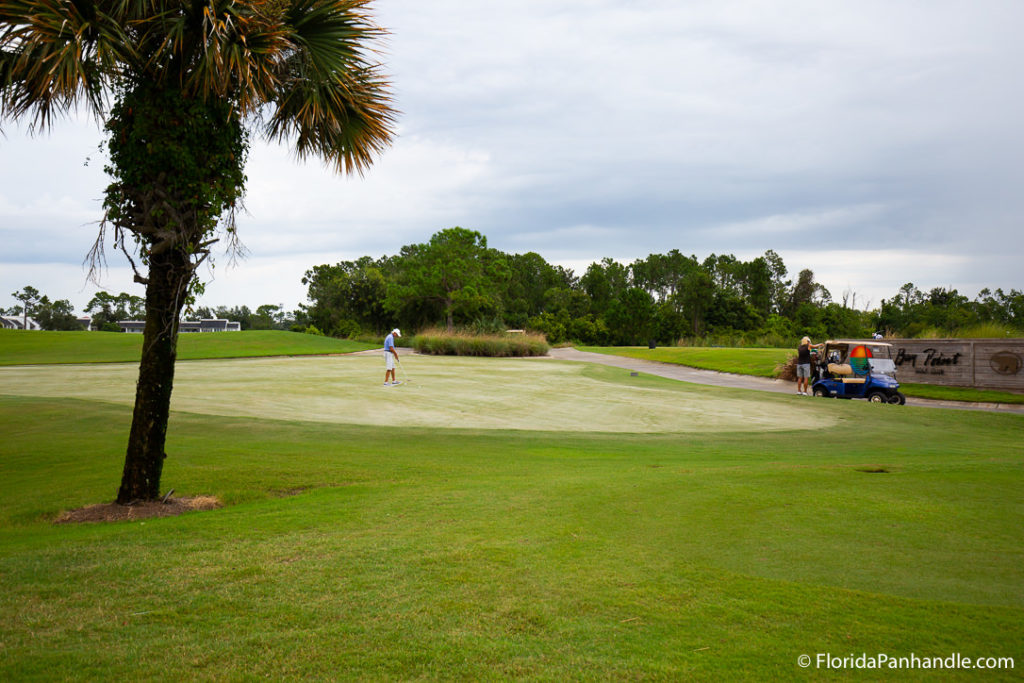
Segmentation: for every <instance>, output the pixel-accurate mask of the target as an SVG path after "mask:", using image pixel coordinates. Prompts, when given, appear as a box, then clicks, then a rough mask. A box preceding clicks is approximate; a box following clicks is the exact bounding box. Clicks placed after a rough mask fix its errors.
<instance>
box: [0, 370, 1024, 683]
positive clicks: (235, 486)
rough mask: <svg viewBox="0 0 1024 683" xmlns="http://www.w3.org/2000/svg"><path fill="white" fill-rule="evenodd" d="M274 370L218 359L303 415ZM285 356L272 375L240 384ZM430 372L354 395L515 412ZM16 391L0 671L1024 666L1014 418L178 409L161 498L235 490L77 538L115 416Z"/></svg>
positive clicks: (671, 672) (828, 408)
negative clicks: (783, 424) (203, 506)
mask: <svg viewBox="0 0 1024 683" xmlns="http://www.w3.org/2000/svg"><path fill="white" fill-rule="evenodd" d="M289 360H290V359H279V360H278V361H267V360H264V361H233V362H234V363H237V364H238V374H239V375H241V376H249V377H251V379H252V381H251V382H250V383H249V384H247V385H245V386H244V388H242V387H240V388H239V389H238V390H237V391H238V398H239V400H242V399H243V398H244V400H245V401H249V402H250V403H251V405H257V406H258V405H259V404H260V402H259V401H258V400H256V399H252V398H251V397H243V396H242V393H243V392H244V393H250V394H252V393H256V394H262V393H266V394H267V395H268V397H269V398H268V400H267V401H266V405H267V406H268V410H269V407H270V406H272V405H273V403H274V402H275V400H281V401H284V400H286V399H288V398H289V396H290V395H303V394H305V395H307V396H308V400H309V401H310V402H311V404H312V403H315V401H316V400H317V398H316V392H323V391H325V389H324V387H321V386H319V385H318V384H317V382H318V381H319V377H318V375H317V374H316V369H315V368H313V369H308V370H304V371H301V372H300V371H298V370H296V368H297V367H299V366H296V365H293V364H289V363H288V361H289ZM326 360H340V359H326ZM275 362H279V363H281V365H282V367H287V368H288V369H289V372H288V374H289V376H290V377H291V384H290V387H291V388H290V389H289V388H288V386H289V385H287V384H285V383H280V384H278V383H274V384H272V385H271V386H268V387H267V388H263V387H262V385H263V383H264V381H265V380H264V379H262V376H255V375H253V374H252V371H251V368H252V367H253V363H258V364H267V363H270V364H273V363H275ZM431 362H432V363H437V365H427V364H426V363H423V364H422V365H417V366H415V367H417V368H420V375H419V376H420V377H422V378H424V379H423V382H422V386H421V387H419V388H413V387H398V388H390V389H385V388H382V387H378V386H374V387H373V389H372V390H373V391H376V392H378V393H379V394H380V396H391V395H393V396H395V397H396V401H397V400H399V399H398V397H402V398H401V400H402V401H406V400H408V401H410V402H411V403H410V404H409V405H410V406H411V405H412V404H413V403H415V402H432V403H434V404H437V405H442V406H443V405H445V403H446V397H447V398H449V399H450V400H451V405H452V406H453V407H452V408H450V411H451V420H450V421H451V422H452V423H458V419H460V418H459V414H460V412H461V411H463V410H464V408H463V407H462V405H461V404H460V403H458V401H457V399H458V393H459V392H460V391H461V389H460V384H459V382H462V381H464V382H466V384H465V385H462V386H463V387H464V388H465V390H466V391H472V392H479V391H483V389H481V386H490V387H491V390H492V393H493V394H494V395H495V397H496V399H495V400H494V401H493V402H491V403H488V404H486V408H482V409H480V410H481V411H484V410H485V411H489V412H495V413H499V412H500V411H502V410H506V409H507V410H509V411H510V412H514V411H515V410H516V407H515V405H514V404H515V401H514V400H513V401H508V402H503V401H502V396H503V394H502V392H503V391H505V390H506V389H507V387H506V382H504V381H497V382H492V383H490V384H489V385H486V383H484V385H481V384H473V382H474V381H478V380H482V379H486V374H485V369H486V367H487V365H486V364H487V363H489V362H491V361H486V360H479V361H477V362H478V363H480V365H478V366H474V368H473V369H474V371H473V372H466V368H467V367H468V366H465V365H461V364H457V365H451V366H447V365H444V362H445V359H436V360H435V359H431ZM493 362H495V363H498V361H493ZM515 362H516V361H504V363H506V364H510V363H515ZM518 362H519V363H523V364H526V363H533V364H543V363H555V362H554V361H547V360H536V361H518ZM558 365H560V364H558ZM493 367H495V368H504V367H507V366H506V365H495V366H493ZM522 367H524V368H526V367H533V366H526V365H523V366H522ZM446 368H450V369H451V372H447V371H446V370H445V369H446ZM554 368H555V366H553V367H552V372H554ZM378 369H379V368H378ZM19 372H20V370H19ZM497 372H498V371H497V370H496V373H497ZM502 372H504V370H502ZM581 373H582V375H583V377H582V379H580V380H578V381H581V382H582V381H584V380H585V381H586V382H587V384H586V385H585V386H586V390H587V391H588V392H589V393H591V394H593V396H592V397H591V398H592V399H593V400H594V401H595V402H600V401H601V400H602V398H605V399H607V400H609V401H611V400H613V399H614V398H615V397H616V396H617V395H618V394H620V393H623V392H636V391H639V392H660V393H659V395H662V394H663V395H664V397H665V398H666V399H670V400H672V401H675V402H677V403H678V404H679V405H680V406H684V405H686V404H704V405H705V406H706V408H705V409H706V410H707V412H708V415H711V414H713V413H714V412H715V411H716V410H718V409H719V408H722V407H724V406H725V405H726V404H725V403H718V402H719V401H725V402H733V403H730V404H729V406H730V409H736V408H737V404H735V403H734V402H735V401H737V400H739V399H737V398H736V396H737V395H738V394H739V393H741V392H730V391H728V390H718V389H713V388H707V387H691V386H690V385H685V384H682V383H673V382H669V381H668V380H660V379H658V378H647V377H643V376H641V377H640V378H639V379H638V378H631V377H630V376H629V375H628V373H625V372H621V373H612V372H610V371H606V370H605V369H601V370H600V371H599V372H597V373H596V374H593V371H592V370H583V371H581ZM378 374H379V373H378ZM495 376H500V375H497V374H496V375H495ZM339 377H340V375H339ZM353 377H357V376H356V375H353ZM427 378H429V381H427ZM183 381H184V380H183ZM336 381H337V382H341V381H342V380H340V379H337V380H336ZM350 381H355V382H362V379H358V378H356V379H352V380H350ZM572 381H577V380H572ZM638 381H642V384H641V385H640V386H635V383H636V382H638ZM566 384H568V385H569V386H572V385H571V382H570V380H566ZM5 386H6V388H5V390H4V391H5V392H6V393H8V394H10V392H11V389H10V385H9V384H8V385H5ZM360 386H361V385H360ZM311 389H315V390H316V392H314V391H311ZM27 391H29V390H28V389H25V390H24V392H27ZM365 391H367V392H369V391H370V389H366V390H365ZM575 391H577V389H572V392H573V393H574V392H575ZM24 392H23V393H22V395H8V396H2V395H0V433H2V434H3V439H0V585H2V588H3V590H2V591H0V614H2V615H3V617H2V618H0V679H3V680H55V679H56V680H63V679H72V680H85V679H89V680H101V679H102V680H116V679H131V680H146V679H157V678H160V679H166V680H175V679H177V680H183V679H185V680H195V679H199V680H224V679H247V678H271V679H298V678H314V679H317V678H319V679H354V680H381V679H403V680H407V679H422V678H427V679H438V678H443V679H463V680H478V679H495V678H529V679H540V680H581V679H642V678H654V679H664V680H768V679H783V680H786V679H804V678H806V679H818V678H820V675H821V674H822V673H823V671H821V670H816V669H815V668H814V666H812V667H811V668H810V669H801V668H800V667H799V666H798V664H797V658H798V657H799V656H800V655H801V654H810V655H811V656H812V658H813V657H815V656H816V654H817V653H832V654H833V655H834V656H839V657H844V656H848V655H849V654H851V653H856V654H859V653H862V652H866V653H871V654H875V653H887V654H889V655H893V656H910V654H911V653H913V654H915V655H916V656H918V657H924V656H933V657H940V656H941V657H948V656H950V655H951V654H953V653H960V654H962V655H964V656H970V657H981V656H986V657H987V656H1010V657H1015V658H1016V666H1017V668H1016V669H1015V670H1010V671H1005V670H1004V671H988V672H985V675H984V677H985V680H993V679H995V680H998V679H1005V680H1011V679H1016V678H1018V677H1019V673H1020V667H1021V666H1022V658H1024V629H1021V624H1022V623H1024V525H1022V524H1021V521H1022V519H1024V446H1022V443H1021V440H1020V434H1021V433H1022V428H1024V418H1021V417H1020V416H1014V415H994V414H985V413H976V412H954V411H938V410H928V409H916V408H911V407H904V408H899V409H895V408H893V407H891V406H871V405H867V404H859V403H855V404H851V403H849V402H831V401H822V402H807V401H803V402H801V401H800V399H798V398H796V397H791V396H777V395H765V396H763V397H759V398H760V400H759V403H765V404H768V405H769V406H772V407H775V406H777V407H779V408H780V409H782V413H783V414H788V415H789V419H792V420H794V421H797V422H801V423H805V422H806V423H807V424H808V425H810V426H811V427H812V428H811V429H801V430H787V429H775V430H765V431H755V432H753V433H751V432H749V431H748V432H738V431H722V430H716V431H711V432H702V431H700V430H699V429H696V430H691V431H667V432H665V431H662V432H651V433H644V434H641V433H635V434H630V433H610V432H608V431H605V430H607V429H609V428H610V427H611V426H612V423H614V422H615V421H616V420H617V419H619V418H618V417H617V416H616V414H615V413H609V414H607V415H605V416H603V418H602V419H603V420H604V422H603V423H601V424H591V425H589V426H588V427H589V429H591V430H593V431H590V432H586V431H573V430H571V429H569V428H568V426H565V428H558V427H551V428H550V429H549V430H548V431H535V430H530V429H524V428H517V429H511V430H501V429H479V428H476V429H469V428H445V427H436V426H435V427H408V426H401V411H400V409H398V408H396V409H395V413H396V417H395V423H394V424H389V425H387V426H369V425H364V424H343V423H340V422H331V421H329V420H322V419H318V420H317V421H305V420H298V419H291V420H282V419H270V418H267V417H255V416H254V417H226V416H217V415H211V414H203V413H200V412H181V411H180V410H179V412H176V413H174V415H173V416H172V420H171V425H170V431H169V441H168V448H167V452H168V459H167V461H166V465H165V469H164V479H163V483H164V488H165V490H166V489H167V488H172V487H173V488H174V489H176V494H175V495H196V494H209V495H216V496H218V497H219V498H220V499H221V500H223V501H224V502H225V503H226V507H225V508H223V509H221V510H216V511H211V512H201V513H190V514H186V515H184V516H182V517H178V518H169V519H161V520H151V521H146V522H123V523H114V524H102V525H77V526H69V525H53V524H52V523H51V521H52V520H53V519H54V518H55V517H56V516H57V515H58V513H59V512H60V511H61V510H66V509H71V508H75V507H78V506H81V505H85V504H88V503H95V502H101V501H109V500H111V499H112V498H113V496H114V493H115V490H116V486H117V481H118V478H119V476H120V470H121V466H122V458H123V448H124V443H125V440H126V432H127V426H128V423H129V421H130V412H131V409H130V406H129V405H127V404H123V405H122V404H118V403H110V402H103V401H98V400H94V399H88V400H87V399H83V398H66V397H63V396H30V395H25V393H24ZM289 392H290V393H289ZM387 392H394V393H393V394H388V393H387ZM399 392H405V394H401V393H399ZM414 392H418V393H414ZM720 392H721V398H719V394H720ZM748 393H749V392H748ZM652 395H653V394H652ZM374 396H377V394H374ZM417 396H418V398H416V397H417ZM408 397H412V398H408ZM564 399H565V401H566V402H567V403H570V404H571V402H572V401H573V400H574V395H572V393H567V394H566V395H565V396H564ZM374 400H378V399H374ZM474 403H475V404H477V405H480V403H479V401H478V400H474ZM506 403H507V404H508V406H507V408H502V406H503V405H505V404H506ZM812 403H813V404H814V405H813V407H812V405H811V404H812ZM739 407H740V409H743V406H742V405H740V406H739ZM180 408H184V409H188V406H187V405H184V406H180ZM204 410H206V409H205V408H204ZM410 410H411V408H410ZM623 410H624V411H627V412H628V411H629V410H631V409H629V408H625V407H624V408H623ZM685 415H687V417H686V418H685V419H689V420H700V419H703V418H702V417H701V416H700V414H698V413H693V414H692V415H691V414H689V413H686V414H685ZM566 419H569V418H566ZM779 419H782V418H779ZM825 423H827V424H828V425H829V426H828V427H827V429H813V426H814V425H815V424H825ZM801 426H806V425H803V424H801ZM880 470H884V471H880ZM843 673H845V674H846V676H848V677H850V678H861V674H865V673H870V674H871V675H870V676H869V678H871V679H876V678H879V677H881V678H888V677H898V678H900V679H905V678H910V679H920V680H926V679H927V680H933V679H934V676H935V672H932V671H920V670H919V671H906V670H904V671H899V672H894V673H892V674H887V673H884V672H840V674H841V675H842V674H843ZM977 673H978V672H948V671H947V672H943V676H944V677H947V676H948V677H953V678H957V677H960V678H963V679H964V680H978V678H977Z"/></svg>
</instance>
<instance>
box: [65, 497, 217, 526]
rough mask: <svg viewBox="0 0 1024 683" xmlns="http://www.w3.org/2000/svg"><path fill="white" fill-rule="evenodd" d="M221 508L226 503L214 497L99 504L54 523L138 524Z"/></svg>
mask: <svg viewBox="0 0 1024 683" xmlns="http://www.w3.org/2000/svg"><path fill="white" fill-rule="evenodd" d="M220 507H223V503H221V502H220V501H219V500H218V499H217V498H216V497H214V496H192V497H190V498H168V499H167V500H166V501H160V500H150V501H140V502H138V503H131V504H129V505H120V504H118V503H97V504H95V505H86V506H85V507H81V508H78V509H77V510H71V511H69V512H65V513H63V514H61V515H60V516H59V517H58V518H57V519H56V520H54V524H77V523H97V522H126V521H138V520H145V519H155V518H158V517H177V516H178V515H181V514H184V513H186V512H194V511H197V510H216V509H217V508H220Z"/></svg>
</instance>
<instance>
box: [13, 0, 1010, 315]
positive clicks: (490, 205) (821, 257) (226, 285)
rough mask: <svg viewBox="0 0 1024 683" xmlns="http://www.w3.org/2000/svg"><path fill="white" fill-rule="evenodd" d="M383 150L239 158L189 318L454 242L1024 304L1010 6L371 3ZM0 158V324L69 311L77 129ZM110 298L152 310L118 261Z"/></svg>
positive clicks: (559, 258)
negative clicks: (242, 210) (390, 97)
mask: <svg viewBox="0 0 1024 683" xmlns="http://www.w3.org/2000/svg"><path fill="white" fill-rule="evenodd" d="M374 8H375V13H376V18H377V20H378V22H379V23H380V24H381V25H382V26H384V27H385V28H386V29H388V30H389V31H390V32H391V36H390V38H389V39H388V43H387V48H386V50H387V51H386V53H385V54H384V55H383V61H384V63H385V70H386V72H387V73H388V74H389V75H390V76H391V79H392V81H393V88H394V94H395V101H396V106H397V107H398V108H399V109H400V110H401V112H402V113H401V116H400V118H399V130H398V137H397V139H396V141H395V144H394V145H393V146H392V147H391V148H390V149H389V150H388V151H387V152H385V154H384V155H383V156H382V157H381V158H380V159H379V160H378V161H377V163H376V164H375V165H374V166H373V168H372V169H371V170H370V171H369V172H368V173H367V174H366V175H365V176H364V177H362V178H360V177H358V176H355V177H340V176H337V175H334V174H332V173H331V172H330V171H329V170H328V169H326V168H325V167H323V166H321V165H320V164H318V163H316V162H308V163H305V164H301V163H299V162H297V161H295V159H294V158H293V157H292V155H291V154H290V153H289V151H288V149H287V148H283V147H276V146H269V145H266V144H264V143H262V142H260V141H256V142H254V144H253V147H252V150H251V153H250V157H249V163H248V167H247V174H248V179H249V180H248V184H247V196H246V207H247V209H248V215H245V216H243V217H241V220H240V231H241V237H242V239H243V241H244V243H245V245H246V246H247V247H248V249H249V252H250V254H249V256H248V258H247V259H246V260H244V261H242V262H240V263H238V264H237V265H234V266H231V265H230V264H229V260H228V258H226V257H225V256H224V255H223V253H221V252H215V255H214V256H215V260H216V266H215V268H214V270H212V271H210V270H209V269H205V268H204V269H203V270H202V271H201V272H202V274H203V276H204V279H206V280H210V284H209V285H208V286H207V294H206V295H205V296H204V297H203V299H202V300H201V302H200V303H202V304H207V305H210V306H216V305H240V304H245V305H248V306H249V307H250V308H255V307H256V306H258V305H260V304H263V303H274V304H283V305H284V306H285V307H286V308H288V309H292V308H295V307H296V306H297V305H298V304H299V303H302V302H305V295H306V292H305V288H304V287H303V286H302V284H301V278H302V275H303V273H304V272H305V271H306V270H307V269H309V268H311V267H312V266H313V265H316V264H321V263H336V262H338V261H341V260H350V259H355V258H358V257H360V256H363V255H370V256H373V257H379V256H382V255H385V254H395V253H397V252H398V251H399V249H400V248H401V247H402V246H403V245H405V244H411V243H416V242H425V241H427V240H428V239H429V238H430V236H431V235H432V234H433V233H435V232H437V231H438V230H441V229H444V228H448V227H452V226H455V225H459V226H462V227H464V228H470V229H473V230H478V231H479V232H481V233H483V234H484V235H486V236H487V238H488V243H489V245H490V246H492V247H496V248H498V249H501V250H503V251H506V252H513V253H514V252H518V253H522V252H527V251H535V252H537V253H539V254H540V255H541V256H543V257H544V258H545V259H547V260H548V261H549V262H552V263H558V264H562V265H565V266H568V267H571V268H574V269H575V270H576V272H577V274H582V273H583V271H584V270H585V269H586V267H587V265H588V264H589V263H591V262H593V261H597V260H599V259H601V258H603V257H611V258H615V259H618V260H621V261H623V262H626V263H628V262H630V261H632V260H633V259H636V258H643V257H645V256H647V255H648V254H650V253H666V252H668V251H670V250H671V249H679V250H680V251H682V252H683V253H685V254H687V255H689V254H694V255H696V256H697V257H698V258H699V259H703V258H705V257H706V256H708V255H709V254H712V253H716V254H722V253H730V254H735V255H736V256H738V257H740V258H743V259H744V260H747V259H751V258H754V257H756V256H758V255H760V254H763V253H764V252H765V251H766V250H768V249H773V250H775V251H776V252H778V253H779V254H780V255H781V256H782V257H783V259H784V261H785V263H786V266H787V267H788V268H789V271H790V277H792V278H793V279H795V277H796V275H797V273H798V272H799V271H800V270H801V269H803V268H811V269H812V270H813V271H814V273H815V275H816V277H817V280H818V281H819V282H821V283H823V284H824V285H825V286H826V287H828V288H829V289H830V290H831V292H832V294H833V296H834V298H836V299H839V298H841V296H842V294H843V293H844V292H848V293H856V296H857V300H856V301H857V305H858V307H863V306H865V305H870V306H877V305H878V304H879V302H880V301H881V299H882V298H891V297H892V296H893V295H894V294H895V293H896V292H897V290H898V289H899V287H900V286H901V285H903V284H904V283H906V282H913V283H914V284H915V285H917V286H918V287H919V288H921V289H924V290H927V289H930V288H932V287H955V288H956V289H958V290H959V291H960V292H961V293H962V294H965V295H967V296H969V297H974V296H975V295H976V294H977V292H978V290H979V289H981V288H983V287H990V288H996V287H1002V288H1003V289H1004V290H1008V289H1011V288H1017V289H1022V288H1024V276H1022V273H1024V267H1022V263H1021V261H1022V256H1024V230H1022V227H1024V226H1022V222H1024V218H1022V217H1024V127H1022V123H1021V122H1022V121H1024V88H1022V87H1021V83H1022V68H1024V41H1022V40H1021V39H1020V28H1021V26H1024V2H1020V1H1019V0H972V1H971V2H964V1H963V0H928V1H927V2H925V1H919V0H913V1H911V0H881V1H875V0H857V1H856V2H853V1H852V0H846V1H840V0H763V1H759V0H710V1H707V2H705V1H703V0H686V1H685V2H680V0H664V1H663V0H631V1H630V2H626V1H625V0H618V1H617V2H612V1H608V0H544V1H538V0H517V1H516V2H507V3H489V2H484V3H480V2H470V1H469V0H431V1H430V2H423V1H422V0H378V2H377V3H375V5H374ZM26 129H27V127H26V126H23V125H12V124H11V123H9V122H5V123H4V125H3V131H4V133H5V137H3V138H0V159H2V167H0V245H2V251H0V306H11V305H14V304H15V303H16V302H15V301H14V300H13V299H11V298H9V297H8V296H7V295H8V294H9V293H10V292H14V291H16V290H20V289H21V288H22V287H23V286H25V285H32V286H34V287H36V288H37V289H39V290H40V291H41V292H42V293H44V294H46V295H48V296H49V297H50V298H51V299H65V298H66V299H70V300H71V301H72V303H73V304H75V306H76V307H77V308H78V309H81V308H82V307H84V306H85V304H86V302H87V301H88V300H89V298H91V296H92V294H93V293H94V292H95V291H96V287H95V286H93V285H91V284H89V283H87V282H86V277H85V276H86V273H85V270H84V269H83V267H82V262H83V259H84V257H85V255H86V253H87V251H88V250H89V247H90V246H91V245H92V242H93V240H94V239H95V237H96V233H97V222H98V220H99V218H100V216H101V208H100V204H101V197H102V193H103V188H104V187H105V185H106V183H107V182H108V181H107V179H106V177H105V175H104V173H103V165H104V162H105V157H104V155H103V153H102V151H101V149H100V145H101V142H102V137H101V135H100V133H99V130H98V127H97V125H96V124H95V122H94V121H92V120H90V119H87V118H82V119H80V120H65V121H59V122H58V123H57V125H56V126H55V127H54V129H53V130H52V132H51V133H49V134H46V135H41V136H36V137H29V136H28V135H27V134H26ZM108 262H109V269H108V271H107V272H106V274H105V276H104V278H103V280H102V284H103V286H104V288H105V289H107V290H108V291H112V292H115V293H116V292H120V291H128V292H131V293H133V294H138V295H141V294H142V288H141V286H140V285H137V284H133V283H132V282H131V279H130V277H129V269H128V268H127V266H126V263H125V261H124V260H123V257H120V258H119V257H118V254H116V253H115V252H113V251H112V249H110V248H108Z"/></svg>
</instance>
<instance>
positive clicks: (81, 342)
mask: <svg viewBox="0 0 1024 683" xmlns="http://www.w3.org/2000/svg"><path fill="white" fill-rule="evenodd" d="M376 346H380V344H377V345H376ZM372 348H375V345H373V344H366V343H362V342H354V341H348V340H344V339H333V338H331V337H320V336H316V335H312V334H301V333H298V332H282V331H277V330H265V331H264V330H259V331H253V330H250V331H245V332H216V333H206V334H183V335H181V336H180V337H179V338H178V358H179V359H180V360H191V359H197V358H246V357H253V356H301V355H319V354H331V353H351V352H353V351H364V350H367V349H372ZM141 354H142V335H141V334H124V333H119V332H46V331H39V330H29V331H25V330H0V365H25V364H50V363H123V362H138V360H139V358H140V357H141Z"/></svg>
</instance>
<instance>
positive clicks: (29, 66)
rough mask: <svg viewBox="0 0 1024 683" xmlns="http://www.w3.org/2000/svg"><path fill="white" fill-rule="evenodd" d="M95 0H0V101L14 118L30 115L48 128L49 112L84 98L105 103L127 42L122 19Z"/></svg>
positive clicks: (96, 105) (96, 106)
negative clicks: (0, 72)
mask: <svg viewBox="0 0 1024 683" xmlns="http://www.w3.org/2000/svg"><path fill="white" fill-rule="evenodd" d="M108 7H109V3H98V2H96V1H95V0H74V1H62V0H0V25H2V26H3V31H2V33H0V51H2V52H3V54H4V67H3V80H2V81H0V89H2V92H0V106H2V108H3V112H4V113H5V114H8V115H10V116H12V117H14V118H21V117H23V116H26V115H28V114H33V115H34V120H33V123H32V125H33V127H41V128H47V127H49V126H50V125H51V123H52V120H53V116H54V115H55V114H57V113H62V112H67V111H69V110H70V109H73V108H75V107H76V106H78V105H79V103H81V102H83V101H84V102H85V103H86V104H87V105H88V107H89V109H91V110H92V111H93V112H94V113H99V112H101V111H102V110H103V108H104V100H103V97H104V91H105V89H106V88H107V87H108V85H109V80H110V78H111V77H112V76H113V75H114V71H115V70H116V68H117V64H118V63H120V62H122V61H124V59H125V57H126V54H127V52H128V44H127V41H126V40H125V37H124V34H123V31H122V28H121V26H122V20H121V18H120V17H118V16H116V15H112V14H110V13H109V12H108V11H107V9H108Z"/></svg>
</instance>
